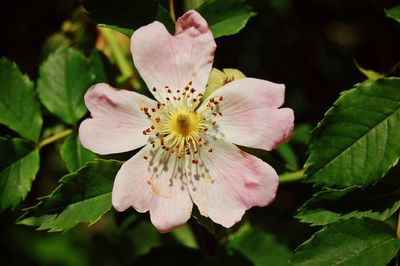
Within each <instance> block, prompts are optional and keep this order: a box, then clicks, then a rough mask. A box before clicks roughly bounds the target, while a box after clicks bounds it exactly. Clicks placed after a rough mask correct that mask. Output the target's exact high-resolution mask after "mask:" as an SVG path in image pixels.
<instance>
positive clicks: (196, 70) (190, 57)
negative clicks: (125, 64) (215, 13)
mask: <svg viewBox="0 0 400 266" xmlns="http://www.w3.org/2000/svg"><path fill="white" fill-rule="evenodd" d="M215 48H216V44H215V42H214V38H213V36H212V33H211V31H210V30H209V29H208V25H207V22H206V21H205V20H204V18H202V17H201V16H200V14H199V13H197V12H196V11H193V10H192V11H188V12H186V13H185V14H184V15H183V16H182V17H180V18H179V19H178V21H177V22H176V35H175V36H172V35H171V34H170V33H169V32H168V31H167V30H166V28H165V27H164V25H163V24H161V23H160V22H157V21H156V22H153V23H151V24H149V25H146V26H144V27H141V28H139V29H138V30H136V31H135V32H134V34H133V35H132V38H131V51H132V56H133V62H134V64H135V66H136V68H137V69H138V71H139V73H140V75H141V77H142V78H143V80H144V81H145V82H146V84H147V86H148V88H149V89H150V91H151V92H152V93H153V94H154V96H155V97H156V98H157V99H158V100H161V97H164V98H165V93H166V91H167V90H166V89H165V86H169V87H170V88H171V89H172V90H173V91H174V92H175V91H176V90H182V89H184V87H185V86H186V85H187V84H188V83H189V82H190V81H192V87H194V88H195V89H196V90H197V92H201V93H204V90H205V86H206V84H207V80H208V76H209V74H210V71H211V66H212V62H213V60H214V51H215ZM153 87H156V88H158V92H160V94H159V93H154V92H153ZM160 95H161V96H160Z"/></svg>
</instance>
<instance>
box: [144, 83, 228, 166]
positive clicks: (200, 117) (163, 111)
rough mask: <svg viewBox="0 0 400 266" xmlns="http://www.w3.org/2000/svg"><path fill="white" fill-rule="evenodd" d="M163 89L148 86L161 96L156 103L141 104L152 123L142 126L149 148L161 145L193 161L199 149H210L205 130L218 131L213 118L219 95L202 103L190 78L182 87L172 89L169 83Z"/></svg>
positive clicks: (200, 96)
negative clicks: (154, 104) (163, 90)
mask: <svg viewBox="0 0 400 266" xmlns="http://www.w3.org/2000/svg"><path fill="white" fill-rule="evenodd" d="M163 89H165V92H164V93H161V92H160V89H157V88H153V89H152V91H153V92H154V93H156V94H157V95H158V96H159V98H160V99H161V100H160V102H158V103H157V106H154V107H145V106H144V107H142V108H141V110H142V111H143V113H144V114H145V115H146V116H147V118H148V119H149V120H150V121H151V123H152V125H151V127H149V128H147V129H145V130H143V134H144V135H148V136H149V142H150V144H151V145H152V146H153V149H156V150H158V149H159V148H160V147H161V148H162V149H163V150H164V151H167V152H170V153H171V154H175V155H176V156H177V158H178V159H181V158H183V157H188V158H189V159H190V161H192V163H194V164H197V163H198V158H197V157H198V155H197V154H198V152H199V149H201V148H205V149H207V151H208V152H212V150H213V149H212V147H209V146H208V142H207V140H206V139H207V138H206V137H207V136H206V135H205V134H210V133H213V134H214V137H215V136H216V134H217V133H216V132H218V129H217V125H216V121H214V120H213V119H214V118H215V117H217V116H222V113H221V112H219V104H220V102H221V101H222V100H223V97H215V98H212V99H209V100H208V102H207V103H206V104H205V103H203V104H202V101H203V94H201V93H197V92H196V89H194V88H193V87H192V82H189V83H188V85H187V86H186V87H185V88H183V89H182V90H176V91H173V90H172V89H171V88H170V87H169V86H165V87H164V88H163ZM200 104H201V106H200ZM210 131H211V132H210ZM145 157H146V158H147V156H145Z"/></svg>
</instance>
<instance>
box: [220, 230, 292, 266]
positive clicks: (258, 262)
mask: <svg viewBox="0 0 400 266" xmlns="http://www.w3.org/2000/svg"><path fill="white" fill-rule="evenodd" d="M227 248H229V249H233V250H236V251H237V252H239V253H241V254H242V255H244V256H245V257H246V258H247V259H249V260H250V261H251V262H253V263H254V265H255V266H264V265H274V266H281V265H290V264H289V260H290V258H291V257H292V253H291V252H290V251H289V250H288V249H287V248H286V247H285V246H284V245H282V244H280V243H278V242H277V241H276V240H275V238H274V237H273V236H272V235H270V234H268V233H266V232H264V231H263V230H261V229H257V228H251V227H246V226H244V227H242V228H241V229H240V230H239V231H238V232H237V233H235V234H234V235H233V236H232V239H231V240H230V242H229V243H228V245H227Z"/></svg>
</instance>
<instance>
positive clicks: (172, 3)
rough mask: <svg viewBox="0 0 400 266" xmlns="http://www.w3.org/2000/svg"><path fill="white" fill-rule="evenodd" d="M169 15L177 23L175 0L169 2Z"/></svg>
mask: <svg viewBox="0 0 400 266" xmlns="http://www.w3.org/2000/svg"><path fill="white" fill-rule="evenodd" d="M169 14H170V16H171V18H172V20H173V21H174V22H176V17H175V8H174V0H169Z"/></svg>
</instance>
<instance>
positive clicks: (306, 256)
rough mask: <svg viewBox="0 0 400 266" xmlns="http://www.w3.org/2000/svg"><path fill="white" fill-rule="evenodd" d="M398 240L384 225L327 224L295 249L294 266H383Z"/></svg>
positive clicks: (357, 222)
mask: <svg viewBox="0 0 400 266" xmlns="http://www.w3.org/2000/svg"><path fill="white" fill-rule="evenodd" d="M399 249H400V240H398V239H397V238H396V233H395V232H394V231H393V230H392V229H391V228H390V227H389V226H387V225H386V224H384V223H383V222H380V221H374V220H371V219H362V220H361V219H356V218H352V219H349V220H345V221H342V222H339V223H334V224H330V225H328V226H327V227H325V228H324V229H322V230H321V231H319V232H317V233H316V234H315V235H314V236H313V237H312V238H310V239H309V240H307V241H306V242H305V243H303V244H302V245H301V246H299V247H298V249H297V250H296V253H295V255H294V257H293V259H292V263H293V264H294V265H309V266H312V265H315V266H320V265H368V266H375V265H376V266H382V265H386V264H387V263H388V262H389V261H390V260H391V259H392V258H393V257H394V256H395V255H396V254H397V252H398V251H399Z"/></svg>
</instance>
